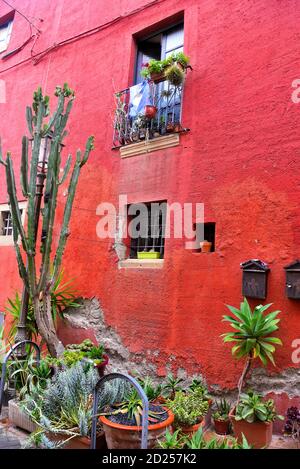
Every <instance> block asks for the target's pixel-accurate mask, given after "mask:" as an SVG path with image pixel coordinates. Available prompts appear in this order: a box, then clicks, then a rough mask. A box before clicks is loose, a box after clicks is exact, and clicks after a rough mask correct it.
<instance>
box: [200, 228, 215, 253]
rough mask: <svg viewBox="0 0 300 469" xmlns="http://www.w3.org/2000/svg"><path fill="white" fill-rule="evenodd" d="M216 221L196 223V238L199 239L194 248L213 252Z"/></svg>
mask: <svg viewBox="0 0 300 469" xmlns="http://www.w3.org/2000/svg"><path fill="white" fill-rule="evenodd" d="M215 238H216V223H215V222H206V223H196V239H197V240H198V239H201V241H200V243H199V246H197V247H196V249H201V252H206V253H207V252H215V250H216V240H215Z"/></svg>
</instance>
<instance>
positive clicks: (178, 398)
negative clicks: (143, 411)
mask: <svg viewBox="0 0 300 469" xmlns="http://www.w3.org/2000/svg"><path fill="white" fill-rule="evenodd" d="M166 405H167V406H168V407H169V408H170V409H171V410H172V412H173V413H174V425H175V428H180V430H181V432H182V433H184V434H187V435H189V434H192V433H195V432H196V431H197V430H198V429H199V428H200V426H203V425H204V418H203V417H204V415H205V414H206V413H207V411H208V402H207V401H206V400H203V397H202V395H201V394H200V393H198V392H197V390H195V391H192V392H190V393H185V392H184V391H177V392H176V393H175V397H174V400H171V399H169V400H167V403H166Z"/></svg>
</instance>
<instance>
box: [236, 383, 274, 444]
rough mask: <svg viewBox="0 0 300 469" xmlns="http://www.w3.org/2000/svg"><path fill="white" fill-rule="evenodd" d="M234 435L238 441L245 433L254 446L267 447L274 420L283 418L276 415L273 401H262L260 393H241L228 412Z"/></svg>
mask: <svg viewBox="0 0 300 469" xmlns="http://www.w3.org/2000/svg"><path fill="white" fill-rule="evenodd" d="M229 415H230V419H231V423H232V425H233V429H234V434H235V437H236V438H237V440H238V441H239V442H241V441H242V436H243V435H245V437H246V439H247V441H249V443H250V444H251V445H252V446H253V447H254V448H267V447H268V446H269V445H270V443H271V440H272V434H273V422H274V420H276V419H277V418H278V419H281V420H282V419H283V417H282V416H281V415H277V413H276V410H275V405H274V401H273V400H272V399H269V400H267V401H264V400H263V398H262V396H261V395H260V394H256V393H254V392H252V391H251V392H248V393H247V394H246V393H242V394H241V396H240V401H239V403H238V404H237V406H236V407H235V408H234V409H233V410H232V411H231V412H230V414H229Z"/></svg>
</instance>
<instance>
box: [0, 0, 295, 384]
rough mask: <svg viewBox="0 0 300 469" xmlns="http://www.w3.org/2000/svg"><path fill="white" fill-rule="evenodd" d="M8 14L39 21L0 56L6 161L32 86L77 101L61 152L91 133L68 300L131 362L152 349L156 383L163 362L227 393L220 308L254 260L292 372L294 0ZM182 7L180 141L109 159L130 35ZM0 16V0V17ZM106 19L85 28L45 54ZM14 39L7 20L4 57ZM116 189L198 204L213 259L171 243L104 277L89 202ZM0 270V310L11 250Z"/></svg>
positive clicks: (69, 4) (71, 247)
mask: <svg viewBox="0 0 300 469" xmlns="http://www.w3.org/2000/svg"><path fill="white" fill-rule="evenodd" d="M14 4H15V5H17V6H18V7H19V8H20V9H21V11H22V12H26V14H28V15H30V16H34V17H35V18H42V19H43V21H42V22H39V21H37V22H36V24H37V25H38V26H39V27H40V29H41V35H40V37H39V38H38V40H36V42H35V43H34V42H31V43H30V44H28V45H27V46H26V47H25V48H24V49H23V50H22V51H21V52H20V53H18V54H16V55H15V56H13V57H11V58H10V59H7V60H0V79H3V80H5V81H6V85H7V103H6V104H0V134H1V136H2V140H3V147H4V149H5V150H8V149H9V150H10V151H12V154H13V155H14V161H15V166H16V167H18V164H19V157H20V143H21V137H22V135H23V133H24V132H26V128H25V119H24V111H25V106H26V104H28V103H30V102H31V95H32V91H33V90H34V89H35V88H36V87H37V85H39V84H41V85H42V86H43V89H44V91H45V92H47V93H52V91H53V90H54V87H55V85H57V84H59V83H62V82H64V81H67V82H68V83H69V84H70V85H71V86H72V87H73V88H74V89H75V90H76V94H77V99H76V105H75V108H74V111H73V113H72V117H71V119H70V125H69V127H70V129H71V135H70V137H69V138H68V141H67V148H66V153H67V151H68V152H69V151H71V152H72V153H73V154H74V152H75V150H76V148H77V147H78V146H81V147H83V146H84V144H85V139H86V137H87V136H88V135H90V134H94V135H95V138H96V148H95V151H94V153H93V155H92V157H91V159H90V162H89V164H88V165H86V166H85V168H84V169H83V171H82V177H81V180H80V183H79V189H78V194H77V197H76V200H75V207H74V215H73V220H72V224H71V232H72V234H71V236H70V238H69V244H68V247H67V250H66V256H65V262H64V265H65V268H66V270H67V272H68V274H69V275H70V276H72V277H75V278H76V279H77V280H76V281H77V285H78V290H79V292H80V293H81V294H82V295H83V296H85V297H91V296H97V297H98V298H99V299H100V301H101V305H102V307H103V310H104V312H105V319H106V321H107V323H108V324H110V325H111V326H113V327H114V328H115V329H116V330H117V332H118V333H119V334H120V336H121V338H122V340H123V341H124V344H125V345H126V346H127V347H128V348H129V349H130V350H131V351H132V352H135V351H136V352H141V351H146V350H150V351H151V353H150V354H149V355H147V357H148V358H147V359H148V360H153V361H154V362H155V363H156V364H157V367H158V373H161V374H163V373H164V372H165V364H166V360H167V359H168V358H169V356H170V355H173V356H174V357H176V360H175V361H173V362H172V363H174V366H175V367H182V368H184V369H185V370H187V371H188V372H189V373H197V372H201V373H203V374H204V375H205V376H206V378H207V379H208V382H209V383H210V384H217V385H219V386H221V387H228V388H233V387H234V386H235V385H236V382H237V379H238V376H239V372H240V369H241V364H240V363H239V364H237V363H236V362H235V361H234V360H233V359H232V358H231V352H230V348H229V347H225V346H224V345H223V344H222V341H221V339H220V334H221V333H222V332H224V330H225V329H226V326H225V325H224V324H223V323H222V322H221V317H222V314H224V312H225V306H224V303H229V304H238V303H239V301H240V299H241V295H240V291H241V271H240V267H239V265H240V263H241V262H243V261H245V260H247V259H250V258H261V259H263V260H264V261H266V262H268V263H269V265H270V268H271V273H270V276H269V292H268V298H267V302H273V303H274V308H276V309H277V308H278V309H281V310H282V314H281V317H282V321H281V330H280V336H281V337H282V340H283V342H284V346H283V347H282V348H279V350H278V352H277V354H276V362H277V367H276V369H275V371H278V372H279V371H280V370H283V369H285V368H287V367H292V366H294V367H297V366H299V365H295V364H293V363H292V360H291V354H292V351H293V349H292V346H291V343H292V341H293V339H295V338H300V307H299V303H298V302H295V301H290V300H288V299H286V298H285V294H284V286H285V277H284V271H283V266H284V265H286V264H288V263H289V262H291V261H292V260H294V259H295V258H296V257H298V256H299V255H300V254H299V247H298V246H299V241H300V230H299V225H300V206H299V200H300V185H299V180H300V179H299V178H300V169H299V164H298V157H299V153H300V133H299V128H300V107H299V106H300V104H299V105H297V104H294V103H293V102H292V101H291V93H292V91H293V90H292V88H291V83H292V81H293V80H294V79H295V78H298V77H300V75H299V74H300V71H299V40H300V36H299V21H300V4H299V2H297V1H296V0H294V1H291V0H289V1H288V0H285V1H275V0H274V1H262V2H256V1H254V0H250V1H246V0H234V1H233V0H231V1H227V2H224V1H222V0H206V1H202V2H199V1H196V0H184V1H183V0H181V1H179V0H178V1H176V0H175V1H174V0H172V1H171V0H160V1H156V2H153V1H152V2H147V1H142V0H140V1H136V0H135V1H133V0H126V1H124V0H123V1H114V2H105V1H96V0H89V1H87V2H85V3H84V6H83V3H82V2H80V1H78V0H72V1H71V0H56V1H50V0H39V1H32V0H31V1H29V0H22V1H21V0H15V1H14ZM108 5H109V8H108ZM142 7H143V8H142ZM138 8H140V10H139V11H137V12H135V13H133V14H130V13H132V11H133V10H136V9H138ZM183 10H184V23H185V32H184V41H185V52H186V53H187V54H188V55H189V56H190V57H191V63H192V65H193V71H192V72H190V73H188V76H187V79H186V85H185V94H184V104H183V125H184V126H185V127H189V128H190V129H191V131H190V133H188V134H187V135H182V136H181V140H180V146H179V147H176V148H170V149H167V150H164V151H159V152H155V153H150V154H145V155H142V156H137V157H133V158H127V159H123V160H121V159H120V157H119V154H118V151H112V150H111V142H112V125H111V124H112V113H113V107H114V98H113V92H114V91H117V90H120V89H124V88H126V87H127V86H128V85H130V84H131V81H130V79H131V77H132V72H133V70H132V63H133V57H134V41H133V37H132V36H133V35H134V34H136V33H138V32H140V31H142V30H144V29H145V28H147V27H149V26H152V25H155V24H156V23H158V22H160V21H162V20H163V19H164V18H166V17H169V16H170V17H171V16H172V15H174V14H176V13H178V12H180V11H183ZM6 12H7V7H4V5H2V3H1V2H0V17H1V16H2V15H3V14H5V13H6ZM111 20H115V21H114V22H113V24H111V25H110V26H108V27H106V28H103V29H102V30H100V31H99V32H98V33H95V34H92V35H90V36H87V37H84V38H81V39H80V40H78V41H76V42H72V43H70V44H68V45H64V46H63V47H59V48H53V49H51V47H52V46H53V44H54V43H58V42H59V41H62V40H65V39H67V38H69V37H72V36H74V35H77V34H79V33H81V32H83V31H86V30H89V29H91V28H95V27H96V26H100V25H103V24H104V23H106V22H108V21H111ZM29 32H30V31H29V27H28V25H27V24H26V22H25V20H24V19H23V18H22V17H21V16H20V15H18V14H16V17H15V22H14V26H13V32H12V39H11V43H10V46H9V50H12V49H13V48H15V47H17V46H18V45H20V44H21V43H22V42H23V41H24V40H26V39H27V37H28V35H29ZM47 49H48V53H46V54H45V55H43V57H42V59H41V60H40V61H39V62H38V63H36V62H35V61H34V59H33V60H32V59H30V55H31V53H32V54H33V55H34V54H37V53H40V52H42V51H44V50H47ZM39 57H41V56H39ZM28 58H29V59H28ZM22 61H24V63H20V62H22ZM18 64H19V65H18ZM5 70H6V71H5ZM0 178H1V180H2V182H1V184H0V202H5V201H6V193H5V184H4V182H3V180H4V171H3V169H2V170H1V168H0ZM120 193H122V194H128V200H129V202H131V201H148V200H164V199H167V200H168V202H170V203H172V202H176V201H177V202H182V203H183V202H194V203H195V202H204V203H205V210H206V220H207V221H215V222H216V252H215V253H210V254H206V255H204V254H196V253H193V252H190V251H187V250H185V249H184V243H185V240H172V239H170V240H167V241H166V249H165V260H164V267H163V268H162V269H160V270H159V269H157V270H133V269H118V265H117V262H116V261H117V259H116V256H115V254H114V252H113V251H111V249H110V248H111V241H109V240H107V241H106V240H99V239H98V238H97V236H96V223H97V221H98V217H97V216H96V207H97V205H98V204H99V203H100V202H102V201H110V202H117V201H118V195H119V194H120ZM63 200H64V197H63V196H62V197H61V201H63ZM59 223H60V222H59V221H58V224H57V227H56V230H57V231H56V232H57V233H58V232H59ZM0 260H1V261H0V279H1V290H0V304H1V306H2V307H3V305H4V303H5V300H6V298H7V296H8V295H10V294H11V293H12V292H13V291H14V290H15V289H17V288H18V289H19V288H20V281H19V280H18V276H17V269H16V262H15V258H14V253H13V251H12V249H11V248H7V247H0ZM156 351H159V352H160V353H159V355H158V356H155V354H153V352H156ZM272 370H273V371H274V369H273V368H270V371H272Z"/></svg>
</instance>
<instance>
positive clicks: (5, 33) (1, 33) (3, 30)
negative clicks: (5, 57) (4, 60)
mask: <svg viewBox="0 0 300 469" xmlns="http://www.w3.org/2000/svg"><path fill="white" fill-rule="evenodd" d="M12 25H13V20H12V19H10V20H8V21H5V22H3V23H1V19H0V54H1V52H4V51H5V50H6V49H7V47H8V44H9V40H10V36H11V30H12Z"/></svg>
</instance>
